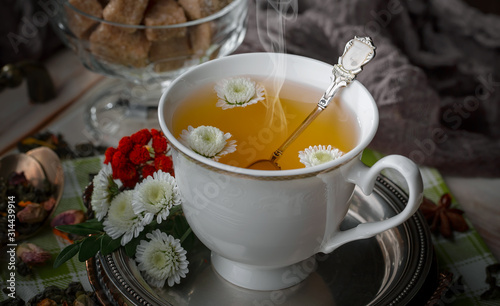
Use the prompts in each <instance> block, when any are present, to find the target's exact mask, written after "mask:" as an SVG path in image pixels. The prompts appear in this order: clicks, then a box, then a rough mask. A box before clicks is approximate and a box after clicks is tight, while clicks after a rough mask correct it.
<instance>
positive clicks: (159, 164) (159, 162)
mask: <svg viewBox="0 0 500 306" xmlns="http://www.w3.org/2000/svg"><path fill="white" fill-rule="evenodd" d="M172 166H173V163H172V158H171V157H170V156H166V155H160V156H157V157H156V158H155V167H156V169H157V170H162V171H163V172H166V173H171V174H172V173H173V172H172V170H173V169H172Z"/></svg>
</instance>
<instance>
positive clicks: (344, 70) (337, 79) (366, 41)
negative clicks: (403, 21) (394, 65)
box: [271, 36, 375, 162]
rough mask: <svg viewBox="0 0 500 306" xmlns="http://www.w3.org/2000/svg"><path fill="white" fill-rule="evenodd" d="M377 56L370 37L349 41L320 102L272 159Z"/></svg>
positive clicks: (279, 154)
mask: <svg viewBox="0 0 500 306" xmlns="http://www.w3.org/2000/svg"><path fill="white" fill-rule="evenodd" d="M374 56H375V46H374V45H373V42H372V40H371V38H370V37H357V36H355V37H354V39H351V40H350V41H348V42H347V44H346V46H345V48H344V53H343V54H342V55H341V56H340V57H339V61H338V64H335V65H334V66H333V69H332V81H331V83H330V86H329V87H328V89H327V90H326V91H325V93H324V94H323V96H322V97H321V99H320V100H319V102H318V105H317V107H316V108H315V109H314V110H313V111H312V112H311V113H310V114H309V116H307V118H306V119H305V120H304V121H303V122H302V123H301V124H300V125H299V126H298V127H297V129H296V130H295V131H294V132H293V133H292V134H291V135H290V136H289V137H288V138H287V139H286V140H285V142H284V143H283V144H282V145H281V146H280V147H279V148H278V149H276V151H274V152H273V155H272V157H271V161H272V162H275V161H276V160H277V159H278V158H279V157H280V156H281V155H282V154H283V151H285V149H286V148H287V147H288V146H289V145H290V144H291V143H292V142H293V141H294V140H295V139H296V138H297V137H298V136H299V135H300V134H301V133H302V132H303V131H304V130H305V129H306V128H307V127H308V126H309V124H311V122H312V121H313V120H314V119H315V118H316V117H317V116H318V115H319V114H320V113H321V112H322V111H323V110H324V109H325V108H326V107H327V106H328V105H329V104H330V102H331V101H332V100H333V97H335V95H336V94H337V92H338V91H339V90H340V89H341V88H343V87H346V86H348V85H349V84H351V83H352V81H354V79H355V78H356V75H357V74H358V73H360V72H361V70H362V68H363V66H364V65H366V64H367V63H368V62H369V61H371V60H372V59H373V57H374Z"/></svg>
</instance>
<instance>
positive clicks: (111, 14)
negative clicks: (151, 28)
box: [102, 0, 149, 32]
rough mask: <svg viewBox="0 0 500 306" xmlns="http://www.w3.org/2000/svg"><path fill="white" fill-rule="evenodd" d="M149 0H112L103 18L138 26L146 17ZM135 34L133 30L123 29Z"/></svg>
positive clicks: (105, 9) (104, 11) (103, 13)
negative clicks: (145, 12)
mask: <svg viewBox="0 0 500 306" xmlns="http://www.w3.org/2000/svg"><path fill="white" fill-rule="evenodd" d="M148 1H149V0H110V1H109V3H108V5H106V7H105V8H104V10H103V12H102V16H103V17H104V19H105V20H108V21H113V22H117V23H122V24H130V25H138V24H140V23H141V21H142V18H143V17H144V11H145V10H146V7H147V5H148ZM123 29H127V30H126V31H129V32H134V31H135V29H133V28H125V27H124V28H123Z"/></svg>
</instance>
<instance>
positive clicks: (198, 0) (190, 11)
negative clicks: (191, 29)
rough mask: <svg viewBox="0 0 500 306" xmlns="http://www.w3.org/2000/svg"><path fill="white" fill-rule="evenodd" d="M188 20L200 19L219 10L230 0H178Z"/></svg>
mask: <svg viewBox="0 0 500 306" xmlns="http://www.w3.org/2000/svg"><path fill="white" fill-rule="evenodd" d="M178 1H179V4H180V5H181V6H182V8H183V9H184V10H185V11H186V15H187V16H188V18H189V19H190V20H195V19H200V18H203V17H207V16H209V15H212V14H213V13H215V12H218V11H220V10H221V9H222V8H223V7H225V6H226V5H227V4H228V3H230V2H231V0H178Z"/></svg>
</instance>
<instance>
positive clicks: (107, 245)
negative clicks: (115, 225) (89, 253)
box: [101, 235, 121, 256]
mask: <svg viewBox="0 0 500 306" xmlns="http://www.w3.org/2000/svg"><path fill="white" fill-rule="evenodd" d="M120 241H121V237H120V238H117V239H113V238H111V237H109V236H108V235H103V236H102V238H101V253H102V255H104V256H106V255H108V254H111V253H113V252H114V251H116V250H117V249H118V248H119V247H120V246H121V243H120Z"/></svg>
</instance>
